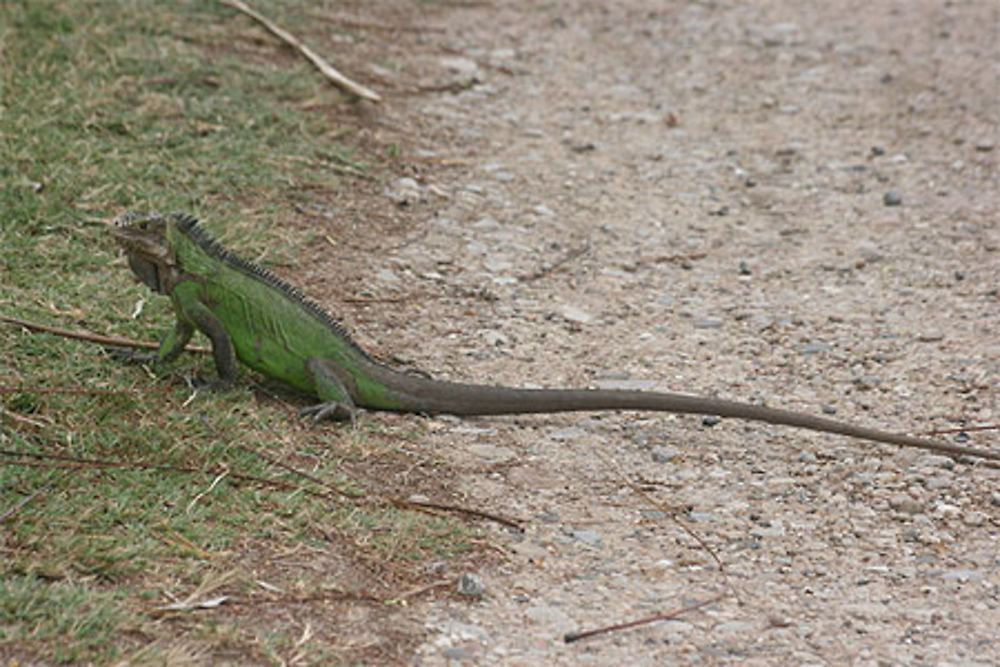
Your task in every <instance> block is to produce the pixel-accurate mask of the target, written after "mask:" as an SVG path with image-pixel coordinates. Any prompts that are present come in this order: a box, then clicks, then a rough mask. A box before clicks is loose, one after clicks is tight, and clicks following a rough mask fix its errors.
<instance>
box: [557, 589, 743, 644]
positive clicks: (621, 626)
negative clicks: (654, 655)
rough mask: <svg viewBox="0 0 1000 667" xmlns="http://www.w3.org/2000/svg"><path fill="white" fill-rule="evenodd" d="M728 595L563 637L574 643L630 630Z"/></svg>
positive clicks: (700, 606)
mask: <svg viewBox="0 0 1000 667" xmlns="http://www.w3.org/2000/svg"><path fill="white" fill-rule="evenodd" d="M727 595H729V591H728V590H726V591H723V592H721V593H719V594H718V595H715V596H713V597H710V598H708V599H707V600H702V601H701V602H696V603H695V604H689V605H687V606H685V607H681V608H680V609H674V610H673V611H668V612H664V613H662V614H653V615H652V616H646V617H645V618H638V619H636V620H634V621H626V622H625V623H616V624H614V625H606V626H604V627H603V628H595V629H594V630H584V631H583V632H569V633H566V635H565V636H564V637H563V641H565V642H566V643H567V644H572V643H573V642H575V641H579V640H581V639H586V638H587V637H593V636H595V635H603V634H604V633H606V632H615V631H617V630H628V629H630V628H635V627H638V626H640V625H647V624H649V623H656V622H657V621H669V620H670V619H672V618H677V617H678V616H680V615H681V614H686V613H688V612H691V611H695V610H696V609H701V608H702V607H707V606H708V605H710V604H713V603H715V602H718V601H719V600H722V599H723V598H725V597H726V596H727Z"/></svg>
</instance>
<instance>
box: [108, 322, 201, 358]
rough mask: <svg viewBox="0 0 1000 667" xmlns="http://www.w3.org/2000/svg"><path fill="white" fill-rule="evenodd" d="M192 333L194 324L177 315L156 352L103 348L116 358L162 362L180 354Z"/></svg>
mask: <svg viewBox="0 0 1000 667" xmlns="http://www.w3.org/2000/svg"><path fill="white" fill-rule="evenodd" d="M192 335H194V325H193V324H192V323H191V322H188V321H187V320H185V319H184V318H182V317H178V318H177V322H176V323H175V324H174V328H173V329H171V330H170V331H169V332H168V333H167V335H166V336H164V337H163V340H161V341H160V347H159V348H158V349H157V350H156V352H139V351H137V350H129V349H125V348H120V347H107V348H105V350H106V351H107V352H108V354H110V355H111V356H113V357H115V358H116V359H124V360H125V361H130V362H132V363H136V364H148V363H156V364H163V363H167V362H170V361H173V360H174V359H176V358H177V357H178V356H180V354H181V352H183V351H184V346H185V345H187V344H188V341H190V340H191V336H192Z"/></svg>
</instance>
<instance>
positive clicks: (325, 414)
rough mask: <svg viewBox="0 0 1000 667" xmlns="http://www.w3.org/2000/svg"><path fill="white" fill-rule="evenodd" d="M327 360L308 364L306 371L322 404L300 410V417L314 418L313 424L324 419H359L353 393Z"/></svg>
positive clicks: (316, 360)
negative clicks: (352, 396)
mask: <svg viewBox="0 0 1000 667" xmlns="http://www.w3.org/2000/svg"><path fill="white" fill-rule="evenodd" d="M331 363H332V362H329V361H327V360H326V359H310V360H309V361H307V362H306V370H307V371H309V374H310V375H311V376H312V379H313V383H314V385H315V388H314V391H315V393H316V395H317V396H319V398H320V400H321V401H323V402H322V403H317V404H316V405H310V406H309V407H306V408H302V409H301V410H299V416H300V417H310V416H311V417H312V420H313V422H318V421H321V420H323V419H335V420H338V421H342V420H345V419H350V420H351V421H352V422H353V421H354V420H355V419H356V418H357V414H358V408H357V407H356V406H355V405H354V399H353V398H351V393H350V392H349V391H348V390H347V387H345V386H344V383H343V382H342V381H341V379H340V378H339V377H338V376H337V373H336V372H335V371H334V369H333V368H332V367H331Z"/></svg>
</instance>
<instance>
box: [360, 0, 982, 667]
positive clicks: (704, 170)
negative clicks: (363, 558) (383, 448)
mask: <svg viewBox="0 0 1000 667" xmlns="http://www.w3.org/2000/svg"><path fill="white" fill-rule="evenodd" d="M435 23H436V24H437V25H439V26H441V27H442V28H443V30H441V31H439V32H433V33H428V34H425V35H423V36H422V37H421V40H422V41H421V44H423V45H424V46H425V48H424V49H423V50H422V55H419V56H414V57H413V58H412V59H410V60H409V61H408V62H407V63H406V65H405V66H404V67H403V68H402V69H401V70H400V71H399V72H396V73H391V72H388V71H387V70H380V74H382V75H384V76H387V77H388V76H397V77H399V78H400V79H402V78H404V77H413V80H414V81H416V82H417V83H420V84H422V85H425V89H426V90H430V89H432V88H433V87H434V86H437V87H438V88H439V91H438V92H434V93H432V94H424V95H418V96H412V97H408V98H405V99H399V98H397V99H396V100H395V101H393V100H392V99H391V97H392V96H391V95H390V101H389V102H388V104H387V106H386V107H385V110H384V112H383V113H384V114H385V115H384V116H383V117H382V119H381V120H380V122H381V123H382V124H383V125H384V126H385V127H388V128H391V130H386V131H391V132H395V133H402V134H405V135H406V136H408V137H409V138H410V141H411V142H413V143H414V144H416V145H418V146H419V147H421V150H422V152H421V153H420V155H422V156H423V157H424V158H425V159H426V161H427V162H426V165H427V166H426V168H424V169H421V170H417V171H415V173H414V174H413V176H412V177H407V178H402V179H400V180H399V181H397V182H396V183H394V184H393V186H392V187H391V188H390V189H389V190H388V191H387V192H386V193H385V194H384V195H383V196H385V197H386V198H388V199H389V200H390V201H391V202H393V203H394V205H395V206H398V207H401V208H405V210H406V220H408V221H409V224H411V225H412V226H413V230H412V231H413V233H414V235H415V238H416V235H417V234H419V241H418V242H412V243H406V244H401V245H400V246H399V247H397V248H395V249H393V250H392V251H390V252H388V253H386V255H385V256H384V257H382V258H381V259H380V260H379V264H378V266H377V268H376V269H375V270H374V271H373V272H372V274H370V275H369V276H368V277H369V278H370V279H371V281H372V282H371V288H372V289H373V290H374V291H376V292H378V293H392V292H393V291H396V290H399V291H406V290H417V291H419V290H422V289H425V290H426V291H427V292H428V293H445V294H448V295H451V296H450V297H449V298H443V299H440V300H437V301H421V302H419V303H412V302H411V303H406V304H402V305H400V306H399V310H398V311H397V312H396V313H394V314H393V315H392V316H391V317H394V318H396V320H397V321H398V324H399V327H398V328H397V329H394V330H391V331H390V330H387V329H386V330H379V329H378V328H377V327H375V326H373V327H368V328H367V329H366V328H365V327H364V326H363V325H362V329H363V331H364V333H363V337H364V340H365V342H366V343H367V342H375V343H376V345H378V344H383V345H389V344H391V346H392V348H393V349H394V350H397V351H398V350H406V351H407V352H406V354H407V355H408V359H407V361H411V362H412V363H414V364H415V365H417V366H420V367H422V368H426V369H428V370H432V371H434V372H435V374H436V375H438V376H443V377H449V378H453V379H462V380H470V381H485V382H502V383H505V384H517V385H538V386H562V385H569V386H588V385H589V386H616V387H621V386H625V387H636V388H651V389H656V388H660V389H669V390H681V391H688V392H693V393H699V394H705V395H715V396H720V397H726V398H737V399H742V400H749V401H759V402H765V401H766V402H767V403H768V404H770V405H774V406H781V407H788V408H792V409H797V410H802V411H807V412H813V413H828V414H833V415H835V416H836V417H838V418H842V419H847V420H855V421H858V422H862V423H865V424H868V425H873V426H879V427H882V428H886V429H890V430H907V431H911V432H926V431H930V430H933V429H960V428H961V427H963V426H969V425H976V424H993V423H997V422H998V421H1000V415H998V410H1000V405H998V401H997V389H998V386H1000V385H998V379H997V378H998V365H1000V336H998V328H1000V325H998V321H1000V320H998V315H1000V291H998V278H1000V267H998V262H997V260H998V255H997V253H998V249H1000V233H998V230H997V212H998V207H1000V187H998V186H1000V183H998V176H997V155H998V153H1000V146H998V144H997V142H998V134H997V126H998V115H1000V84H998V81H1000V46H998V45H1000V39H998V31H1000V9H998V6H997V5H996V4H995V3H993V2H988V1H975V0H972V1H968V2H962V1H954V2H930V1H926V0H911V1H907V2H903V1H902V0H899V1H896V2H876V3H872V2H854V1H850V0H840V1H838V2H832V3H831V2H818V1H811V0H807V1H805V2H796V3H792V2H777V1H773V0H761V1H759V2H754V3H716V2H651V1H649V0H625V1H623V2H617V3H602V2H586V1H581V2H569V1H566V0H556V1H555V2H550V3H545V4H544V5H535V4H534V3H520V2H505V1H500V2H493V3H472V4H461V5H456V6H454V7H453V8H450V9H447V10H445V11H444V12H443V14H441V15H438V16H436V17H435ZM428 43H432V44H434V45H437V46H438V47H440V48H437V49H436V50H435V49H433V48H426V47H427V44H428ZM382 309H383V310H384V306H382ZM358 319H362V320H363V319H364V317H359V318H358ZM430 426H431V428H430V436H429V437H428V439H427V441H426V442H425V443H424V445H423V446H424V447H425V448H426V452H427V454H428V455H433V456H437V457H441V458H443V459H445V460H447V461H448V462H449V464H451V465H453V466H454V467H455V468H456V469H458V470H460V471H462V473H461V475H460V477H459V478H458V479H456V480H455V484H456V485H457V487H458V488H459V489H460V490H461V491H462V492H464V493H465V494H466V495H467V498H468V499H469V500H470V502H474V503H475V504H476V505H477V506H480V507H486V508H490V509H492V510H495V511H499V512H502V513H505V514H508V515H514V516H518V517H524V518H526V519H528V527H527V531H526V533H525V534H524V535H513V534H507V533H503V532H501V530H500V529H497V531H496V534H495V535H494V536H493V537H492V538H491V539H493V540H494V541H495V543H496V544H497V545H499V548H500V549H501V550H503V552H504V558H503V559H502V561H501V564H500V565H498V566H496V567H490V568H486V567H484V568H483V569H482V570H480V571H478V572H474V573H470V574H472V575H473V576H472V577H471V578H469V579H467V580H466V582H465V583H466V590H465V592H466V593H467V595H463V596H458V597H452V598H448V599H438V600H427V601H425V602H422V603H418V604H415V605H414V606H413V607H412V609H411V613H412V614H414V615H415V616H416V617H419V618H424V619H426V628H427V631H428V634H427V640H426V642H425V644H424V645H423V646H422V647H421V648H420V649H419V651H418V652H417V654H416V655H415V657H414V661H415V662H416V663H418V664H428V665H433V664H445V663H449V662H462V661H467V662H469V663H478V664H524V665H527V664H574V665H575V664H583V663H593V664H612V663H620V664H686V663H706V662H707V663H727V662H733V663H735V662H739V663H741V664H844V663H850V664H879V665H881V664H902V663H907V664H913V663H916V664H944V663H947V664H963V665H971V664H997V663H998V662H1000V640H998V638H997V628H998V627H1000V610H998V609H1000V554H998V546H997V544H998V542H997V540H998V533H1000V528H998V520H1000V485H998V484H997V481H998V479H1000V478H998V472H997V471H996V470H991V469H986V468H981V467H976V466H973V465H970V462H968V461H959V462H956V461H953V460H952V459H949V458H945V457H941V456H935V455H929V454H927V453H925V452H919V451H913V450H898V449H895V448H892V447H882V446H876V445H871V444H867V443H863V442H855V441H850V440H847V439H844V438H838V437H833V436H826V435H818V434H812V433H809V432H802V431H797V430H793V429H783V428H777V427H770V426H762V425H755V424H745V423H738V422H735V421H732V420H725V421H722V422H720V423H714V422H713V421H706V420H703V419H701V418H695V417H672V416H662V415H646V414H636V413H626V414H586V413H585V414H578V415H570V416H565V415H563V416H541V417H530V418H529V417H525V418H494V419H479V420H464V421H456V420H449V419H445V418H440V419H436V420H433V421H432V422H431V423H430ZM943 437H956V436H954V435H948V436H943ZM969 440H970V442H971V443H973V444H977V445H980V446H986V447H990V446H993V447H995V446H996V445H995V442H996V436H995V434H994V433H993V432H989V431H985V432H980V433H971V434H970V436H969ZM673 513H678V514H679V516H680V517H681V518H682V519H683V522H684V525H685V526H687V528H688V529H689V530H690V532H688V530H685V529H684V528H682V527H681V526H680V525H678V524H677V523H676V522H675V521H674V520H672V519H671V515H672V514H673ZM713 554H714V556H713ZM716 558H717V560H716ZM720 564H721V566H720ZM719 594H724V596H723V597H722V599H719V600H716V601H715V602H713V603H711V604H708V605H707V606H704V607H702V608H700V609H698V610H694V611H690V612H688V613H685V614H683V615H681V616H679V617H678V618H676V619H675V620H670V621H665V622H658V623H655V624H650V625H646V626H643V627H640V628H634V629H630V630H623V631H619V632H615V633H611V634H607V635H604V636H600V637H593V638H590V639H586V640H582V641H579V642H576V643H573V644H565V643H564V642H563V635H564V634H565V633H567V632H575V631H580V630H586V629H590V628H595V627H599V626H603V625H607V624H609V623H616V622H623V621H628V620H632V619H637V618H642V617H645V616H649V615H651V614H654V613H657V612H666V611H670V610H674V609H678V608H680V607H683V606H685V605H691V604H695V603H698V602H701V601H705V600H710V599H712V598H713V597H715V596H718V595H719Z"/></svg>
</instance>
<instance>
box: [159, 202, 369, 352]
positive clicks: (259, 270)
mask: <svg viewBox="0 0 1000 667" xmlns="http://www.w3.org/2000/svg"><path fill="white" fill-rule="evenodd" d="M170 217H171V218H172V219H173V220H174V222H176V223H177V228H178V229H179V230H180V231H181V232H182V233H183V234H184V235H185V236H187V237H188V238H189V239H191V240H192V241H194V242H195V243H196V244H197V245H198V247H199V248H201V249H202V250H204V251H205V252H206V253H208V254H209V255H210V256H211V257H214V258H215V259H218V260H219V261H222V262H225V263H226V265H228V266H230V267H232V268H234V269H236V270H237V271H240V272H241V273H244V274H246V275H249V276H251V277H253V278H256V279H257V280H260V281H261V282H263V283H266V284H268V285H270V286H271V287H273V288H275V289H276V290H279V291H280V292H282V293H283V294H284V295H285V296H287V297H288V298H290V299H292V300H293V301H295V302H296V303H298V304H299V305H301V306H302V307H303V308H305V310H306V311H307V312H309V313H310V314H311V315H312V316H313V317H315V318H316V319H318V320H319V321H320V322H322V323H323V324H325V325H326V326H328V327H330V329H332V330H333V331H334V333H336V334H337V335H338V336H340V337H341V338H343V339H344V340H346V341H347V342H348V344H350V345H351V346H352V347H353V348H354V349H356V350H357V351H358V352H360V353H361V354H363V355H364V356H365V357H366V358H370V357H369V356H368V353H367V352H365V351H364V350H363V349H362V348H361V347H360V346H359V345H358V344H357V343H355V342H354V340H353V339H352V338H351V336H350V334H348V333H347V330H346V329H344V325H342V324H341V323H340V322H338V321H337V319H336V318H334V317H333V315H331V314H330V313H328V312H327V311H326V310H324V309H323V307H322V306H320V305H319V304H317V303H316V302H315V301H313V300H312V299H309V298H308V297H306V296H305V295H304V294H302V292H300V291H299V290H297V289H296V288H294V287H292V286H291V285H289V284H288V283H286V282H285V281H284V280H282V279H281V278H279V277H278V276H276V275H274V274H273V273H271V272H270V271H268V270H267V269H265V268H263V267H261V266H258V265H257V264H254V263H253V262H251V261H250V260H248V259H244V258H243V257H240V256H239V255H237V254H236V253H234V252H232V251H231V250H228V249H226V248H225V247H223V245H222V244H221V243H219V242H218V241H216V240H215V239H214V238H212V236H211V235H210V234H209V233H208V232H206V231H205V228H204V227H202V226H201V223H199V222H198V220H197V218H195V217H194V216H191V215H188V214H187V213H172V214H170Z"/></svg>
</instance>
